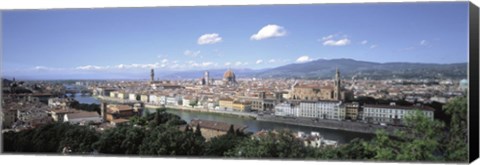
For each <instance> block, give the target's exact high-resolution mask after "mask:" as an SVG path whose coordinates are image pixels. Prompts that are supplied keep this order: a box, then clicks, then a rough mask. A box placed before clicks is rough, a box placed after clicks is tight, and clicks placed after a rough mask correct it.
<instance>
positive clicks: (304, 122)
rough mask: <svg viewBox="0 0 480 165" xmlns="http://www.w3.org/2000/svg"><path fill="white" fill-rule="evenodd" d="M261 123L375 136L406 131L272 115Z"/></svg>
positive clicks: (387, 127)
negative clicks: (380, 132)
mask: <svg viewBox="0 0 480 165" xmlns="http://www.w3.org/2000/svg"><path fill="white" fill-rule="evenodd" d="M256 119H257V120H259V121H267V122H276V123H283V124H293V125H301V126H307V127H315V128H326V129H332V130H342V131H349V132H358V133H366V134H375V133H376V132H377V131H380V130H383V131H385V132H386V133H387V134H389V135H394V132H395V131H396V130H401V129H404V128H403V127H395V126H380V125H375V124H368V123H361V122H353V121H337V120H320V119H319V120H315V119H308V118H291V117H279V116H272V115H262V116H258V117H257V118H256Z"/></svg>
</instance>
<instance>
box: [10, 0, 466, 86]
mask: <svg viewBox="0 0 480 165" xmlns="http://www.w3.org/2000/svg"><path fill="white" fill-rule="evenodd" d="M1 16H2V42H3V43H2V47H3V54H2V74H3V76H4V77H13V76H18V77H22V78H26V79H28V78H31V79H42V78H50V79H51V78H61V77H66V78H94V79H101V78H104V77H105V76H107V77H108V76H109V78H115V76H118V75H124V76H125V75H129V74H135V73H139V72H142V73H144V74H145V75H148V74H149V70H150V69H151V68H154V69H155V70H156V71H157V72H160V71H165V72H172V71H185V70H209V69H222V68H233V69H238V68H250V69H265V68H273V67H278V66H282V65H287V64H291V63H304V62H309V61H312V60H317V59H338V58H349V59H355V60H361V61H370V62H381V63H385V62H416V63H441V64H447V63H459V62H467V61H468V2H453V3H452V2H450V3H445V2H442V3H373V4H318V5H273V6H221V7H220V6H211V7H157V8H109V9H63V10H61V9H55V10H18V11H2V13H1Z"/></svg>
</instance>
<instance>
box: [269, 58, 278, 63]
mask: <svg viewBox="0 0 480 165" xmlns="http://www.w3.org/2000/svg"><path fill="white" fill-rule="evenodd" d="M274 62H277V60H275V59H270V60H268V63H274Z"/></svg>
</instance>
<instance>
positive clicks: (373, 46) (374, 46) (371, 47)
mask: <svg viewBox="0 0 480 165" xmlns="http://www.w3.org/2000/svg"><path fill="white" fill-rule="evenodd" d="M376 47H378V45H372V46H370V49H373V48H376Z"/></svg>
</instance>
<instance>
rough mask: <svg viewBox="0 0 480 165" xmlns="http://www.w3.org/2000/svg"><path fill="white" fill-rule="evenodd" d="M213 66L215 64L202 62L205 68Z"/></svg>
mask: <svg viewBox="0 0 480 165" xmlns="http://www.w3.org/2000/svg"><path fill="white" fill-rule="evenodd" d="M212 65H214V63H213V62H202V66H203V67H208V66H212Z"/></svg>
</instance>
